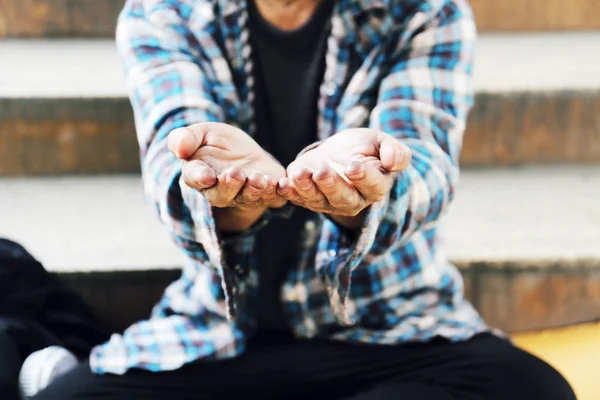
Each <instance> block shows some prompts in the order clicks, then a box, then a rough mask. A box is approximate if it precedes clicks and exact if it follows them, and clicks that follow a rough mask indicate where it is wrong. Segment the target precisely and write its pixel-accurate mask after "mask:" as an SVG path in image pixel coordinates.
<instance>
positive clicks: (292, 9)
mask: <svg viewBox="0 0 600 400" xmlns="http://www.w3.org/2000/svg"><path fill="white" fill-rule="evenodd" d="M248 1H254V2H255V3H256V8H257V9H258V11H259V12H260V14H261V15H262V17H263V18H264V19H265V20H266V21H268V22H269V23H270V24H271V25H273V26H276V27H277V28H279V29H281V30H294V29H297V28H299V27H301V26H302V25H304V24H305V23H306V22H307V21H308V20H309V19H310V17H311V16H312V15H313V13H314V12H315V10H316V8H317V6H318V5H319V4H320V3H321V1H333V0H248Z"/></svg>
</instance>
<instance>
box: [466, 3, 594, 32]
mask: <svg viewBox="0 0 600 400" xmlns="http://www.w3.org/2000/svg"><path fill="white" fill-rule="evenodd" d="M471 6H472V7H473V10H474V12H475V16H476V18H477V26H478V29H479V30H480V31H552V30H592V29H600V18H598V17H599V16H600V2H599V1H598V0H471Z"/></svg>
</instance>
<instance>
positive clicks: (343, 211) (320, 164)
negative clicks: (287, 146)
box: [278, 128, 411, 227]
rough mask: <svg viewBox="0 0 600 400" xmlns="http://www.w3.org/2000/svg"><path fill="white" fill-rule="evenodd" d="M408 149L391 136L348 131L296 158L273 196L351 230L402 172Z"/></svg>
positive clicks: (372, 132) (375, 132)
mask: <svg viewBox="0 0 600 400" xmlns="http://www.w3.org/2000/svg"><path fill="white" fill-rule="evenodd" d="M410 160H411V151H410V149H409V148H408V147H407V146H406V145H404V144H402V143H401V142H400V141H399V140H397V139H395V138H394V137H393V136H391V135H388V134H386V133H383V132H379V131H376V130H373V129H368V128H358V129H349V130H345V131H342V132H339V133H337V134H335V135H333V136H331V137H330V138H328V139H326V140H325V141H324V142H322V143H321V144H320V145H318V146H317V147H315V148H313V149H311V150H308V151H306V152H305V153H302V154H300V155H299V156H298V158H297V159H296V160H295V161H294V162H292V163H291V164H290V165H289V166H288V168H287V177H286V178H283V179H281V180H280V182H279V187H278V192H279V194H281V196H282V197H284V198H286V199H287V200H289V201H291V202H293V203H294V204H296V205H299V206H302V207H305V208H308V209H310V210H312V211H315V212H322V213H327V214H331V215H332V216H333V217H339V219H338V221H339V222H341V223H342V224H343V225H346V226H348V227H356V225H357V222H360V220H358V219H352V218H353V217H356V216H360V214H361V212H362V211H363V210H365V209H366V208H367V207H368V206H369V205H371V204H373V203H375V202H378V201H381V200H382V199H383V198H384V197H385V195H386V193H387V192H388V191H389V189H390V185H391V182H392V179H393V173H395V172H400V171H402V170H404V169H405V168H406V167H407V166H408V165H409V164H410Z"/></svg>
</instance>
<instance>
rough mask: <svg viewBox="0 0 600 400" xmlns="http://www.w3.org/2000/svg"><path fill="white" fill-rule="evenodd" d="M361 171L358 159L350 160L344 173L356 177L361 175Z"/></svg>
mask: <svg viewBox="0 0 600 400" xmlns="http://www.w3.org/2000/svg"><path fill="white" fill-rule="evenodd" d="M361 172H363V171H362V164H361V163H359V162H358V161H353V162H351V163H350V165H348V168H346V175H354V176H355V177H358V176H359V175H361Z"/></svg>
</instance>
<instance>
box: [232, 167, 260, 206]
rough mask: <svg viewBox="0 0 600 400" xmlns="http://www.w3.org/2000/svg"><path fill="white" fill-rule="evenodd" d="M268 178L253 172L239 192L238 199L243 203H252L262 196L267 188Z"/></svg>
mask: <svg viewBox="0 0 600 400" xmlns="http://www.w3.org/2000/svg"><path fill="white" fill-rule="evenodd" d="M267 183H268V182H267V179H266V178H265V176H264V175H261V174H258V173H253V174H251V175H250V176H249V177H248V179H247V180H246V184H245V185H244V188H243V189H242V191H241V192H240V193H239V195H238V196H237V198H236V201H237V202H238V203H240V204H243V205H251V204H254V203H256V202H257V201H258V200H260V199H261V198H262V195H263V194H264V192H265V189H266V188H267Z"/></svg>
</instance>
